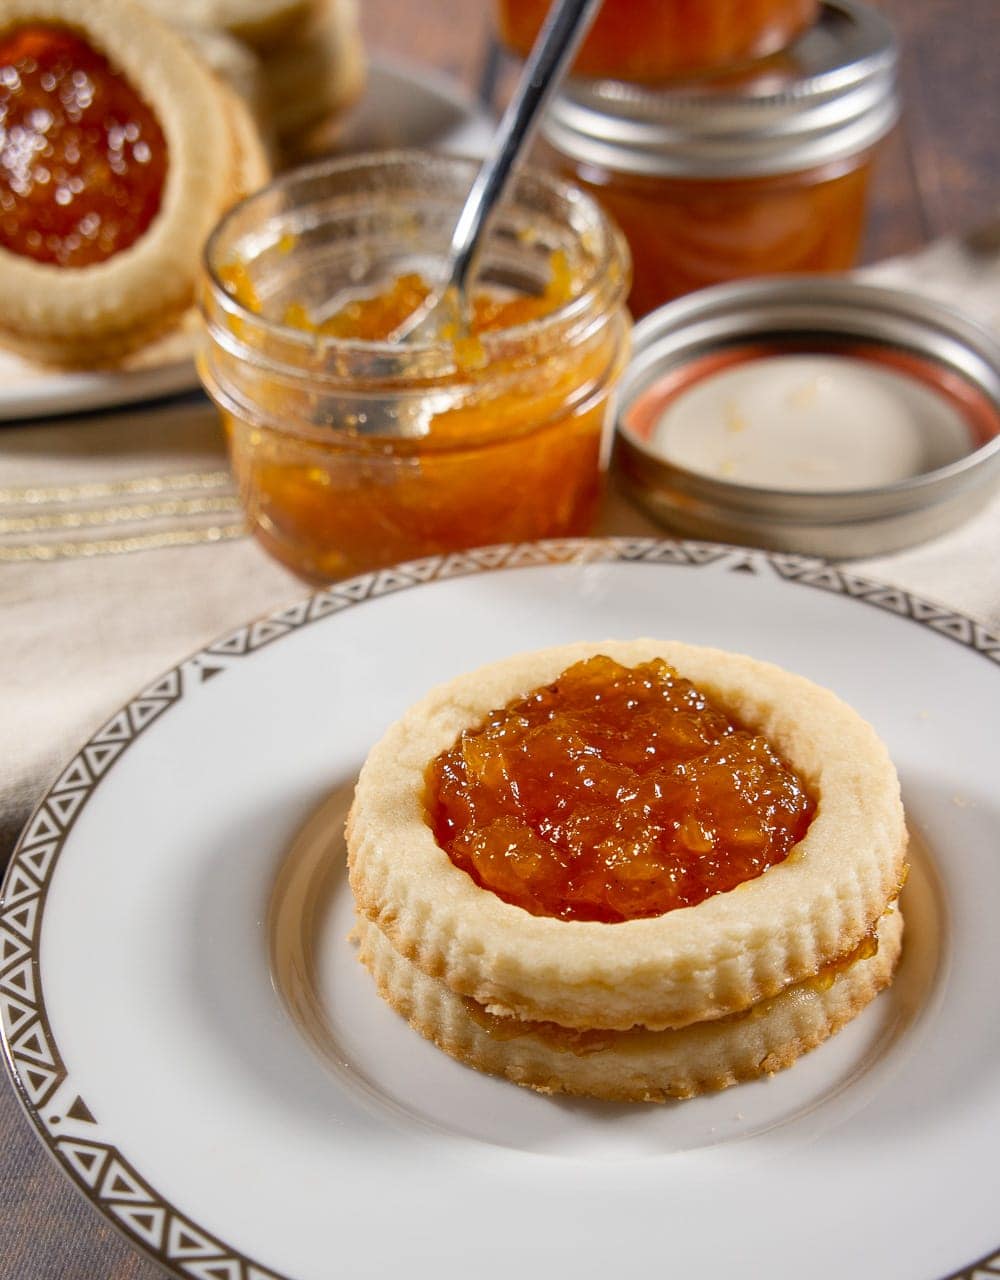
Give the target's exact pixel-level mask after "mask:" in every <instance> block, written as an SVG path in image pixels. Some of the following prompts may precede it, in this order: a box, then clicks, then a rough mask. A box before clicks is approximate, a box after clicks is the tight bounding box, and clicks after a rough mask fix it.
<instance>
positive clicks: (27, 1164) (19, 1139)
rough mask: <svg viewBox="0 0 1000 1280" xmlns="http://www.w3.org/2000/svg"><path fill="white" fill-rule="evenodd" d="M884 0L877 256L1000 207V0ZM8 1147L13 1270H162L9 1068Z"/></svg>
mask: <svg viewBox="0 0 1000 1280" xmlns="http://www.w3.org/2000/svg"><path fill="white" fill-rule="evenodd" d="M361 8H362V12H363V22H364V30H365V35H366V38H367V41H368V44H369V47H370V48H371V49H372V50H377V51H384V52H385V53H388V54H391V55H393V56H394V57H397V58H405V59H406V60H408V61H410V62H413V63H419V64H424V65H428V66H433V67H436V68H438V69H439V70H443V71H445V72H448V73H450V74H451V75H453V76H454V77H455V78H456V79H457V80H459V81H461V82H462V83H464V85H465V86H466V87H467V88H468V89H469V91H470V92H472V91H474V90H475V87H476V86H477V85H478V83H479V82H480V78H481V75H482V71H483V66H484V58H485V54H486V49H487V43H488V33H489V28H490V6H489V2H488V0H432V2H431V3H427V4H414V3H412V0H362V3H361ZM881 8H882V9H883V10H884V11H885V12H886V13H887V14H888V15H889V16H890V17H891V18H892V19H893V20H894V22H895V23H896V26H897V29H898V32H899V35H900V38H901V43H902V49H903V67H902V92H903V98H904V119H903V124H902V126H901V128H900V129H899V130H897V132H896V134H895V135H894V136H893V138H892V139H891V140H890V142H889V143H888V145H887V146H886V148H885V150H884V152H883V155H882V159H881V162H880V167H879V169H878V172H877V175H876V182H875V189H874V197H873V209H872V214H871V220H870V226H869V229H868V234H867V238H866V243H865V249H864V257H865V259H866V260H868V261H872V260H877V259H879V258H883V257H887V256H890V255H894V254H899V253H906V252H908V251H910V250H913V249H916V248H918V247H919V246H921V245H922V244H924V243H926V242H927V241H928V240H930V239H933V238H935V237H938V236H941V235H945V234H949V233H955V232H960V231H970V230H973V229H975V228H976V227H977V226H980V225H982V224H984V223H986V222H987V221H988V220H989V218H990V216H991V215H994V214H997V213H1000V129H998V128H997V124H996V120H997V114H998V112H997V108H998V106H1000V72H998V66H1000V0H882V4H881ZM0 10H2V4H0ZM234 621H235V620H234ZM0 1147H2V1150H3V1152H4V1156H5V1166H4V1174H3V1178H2V1180H0V1276H3V1277H6V1280H155V1278H156V1277H159V1276H162V1274H163V1273H162V1272H161V1271H160V1269H159V1267H157V1266H156V1265H155V1264H154V1263H152V1262H150V1261H149V1260H148V1259H146V1258H144V1257H142V1256H140V1255H139V1254H138V1253H137V1252H136V1251H135V1250H134V1249H133V1248H132V1246H131V1245H130V1244H129V1243H128V1242H127V1241H125V1240H124V1239H122V1238H121V1237H120V1236H119V1235H118V1234H117V1233H116V1231H115V1230H114V1229H113V1228H112V1227H110V1226H109V1225H108V1224H107V1223H106V1222H105V1221H104V1220H103V1219H102V1218H100V1217H98V1216H97V1214H96V1213H95V1212H94V1211H93V1210H92V1209H91V1208H90V1207H89V1205H87V1204H86V1203H85V1202H84V1200H83V1199H82V1198H81V1197H80V1196H79V1195H78V1193H77V1192H76V1190H75V1189H74V1188H73V1187H72V1186H71V1185H70V1183H69V1182H68V1180H67V1179H66V1178H65V1177H64V1176H63V1175H62V1174H61V1173H60V1172H58V1171H57V1170H56V1169H55V1167H54V1166H53V1165H52V1164H51V1163H50V1160H49V1157H48V1155H47V1153H46V1152H45V1150H44V1149H43V1147H42V1145H41V1144H40V1142H39V1141H38V1140H37V1138H36V1137H35V1134H34V1131H33V1129H32V1128H31V1126H30V1125H29V1124H28V1122H27V1121H26V1120H25V1119H24V1117H23V1116H22V1115H21V1113H20V1111H19V1109H18V1105H17V1103H16V1101H15V1097H14V1094H13V1091H12V1089H11V1088H10V1086H9V1084H8V1082H7V1081H6V1080H5V1081H4V1082H3V1083H2V1084H0ZM998 1233H1000V1222H998ZM338 1270H339V1268H338ZM344 1274H345V1275H346V1274H348V1273H346V1272H345V1273H344Z"/></svg>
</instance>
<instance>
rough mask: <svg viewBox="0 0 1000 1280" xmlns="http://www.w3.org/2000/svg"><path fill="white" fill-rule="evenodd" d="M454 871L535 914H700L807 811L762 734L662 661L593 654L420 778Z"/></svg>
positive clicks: (792, 834) (793, 839) (603, 917)
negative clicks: (635, 662) (693, 909)
mask: <svg viewBox="0 0 1000 1280" xmlns="http://www.w3.org/2000/svg"><path fill="white" fill-rule="evenodd" d="M426 804H427V813H428V819H429V822H430V825H431V828H432V830H433V832H434V835H435V838H436V839H437V841H438V843H439V844H440V845H441V847H442V848H443V849H444V850H445V851H446V852H447V853H448V855H449V857H450V858H451V860H452V861H453V862H454V863H455V864H456V865H457V866H459V867H461V868H462V869H463V870H464V871H467V872H468V873H469V875H471V876H472V878H473V879H474V880H475V881H476V883H477V884H479V885H481V886H482V887H483V888H484V889H490V890H492V891H493V892H494V893H496V894H497V895H498V896H499V897H501V898H503V900H504V901H505V902H510V903H512V904H513V905H515V906H518V907H523V908H524V910H526V911H530V912H531V914H532V915H543V916H555V917H558V918H559V919H563V920H597V921H603V922H605V923H615V922H618V921H622V920H634V919H637V918H640V917H645V916H658V915H662V914H663V913H664V912H666V911H672V910H674V909H675V908H676V907H688V906H694V905H695V904H696V903H699V902H702V901H704V900H705V899H706V898H709V897H711V896H712V895H713V894H716V893H725V892H726V891H727V890H729V889H733V888H735V887H736V886H737V885H739V884H742V883H744V881H747V880H752V879H754V878H755V877H756V876H759V875H760V874H761V873H762V872H764V871H766V870H767V868H768V867H770V866H773V865H774V864H775V863H778V862H781V861H782V860H783V859H784V858H786V857H787V856H788V854H789V852H790V851H791V849H792V847H793V846H794V845H795V844H797V843H798V841H800V840H801V839H802V837H803V836H804V835H805V833H806V830H807V828H808V826H809V823H810V822H811V821H812V817H813V814H814V812H815V804H814V802H813V800H812V799H811V798H810V796H809V795H808V794H807V792H806V790H805V787H804V785H803V783H802V782H801V781H800V779H799V778H797V777H796V775H795V774H794V773H793V772H792V770H791V769H790V768H789V767H788V765H787V764H785V762H784V761H783V760H781V758H780V757H779V756H778V755H777V754H776V753H775V751H774V749H773V748H772V747H771V746H770V745H769V743H768V742H767V741H766V740H765V739H764V738H762V737H761V736H760V735H758V734H754V733H752V732H750V731H749V730H747V729H745V728H743V727H742V726H741V725H739V724H738V723H737V722H736V721H734V720H733V719H731V718H730V717H729V716H728V715H727V713H726V712H725V711H724V710H723V709H722V708H721V707H719V706H717V705H715V704H714V703H713V702H712V701H711V699H710V698H708V697H707V696H706V695H705V694H704V693H702V692H701V691H700V690H699V689H698V688H697V687H696V686H695V685H693V684H692V683H691V682H690V681H689V680H685V679H684V678H683V677H682V676H680V675H678V673H677V672H676V671H674V670H673V668H671V667H670V666H668V664H667V663H665V662H663V661H661V660H660V659H654V660H653V661H651V662H646V663H642V664H641V665H639V666H637V667H634V668H627V667H623V666H621V665H620V664H619V663H617V662H614V661H612V659H610V658H607V657H603V656H598V657H594V658H590V659H588V660H587V661H585V662H579V663H577V664H576V665H574V666H572V667H570V668H568V670H566V671H564V672H563V674H562V675H561V676H560V677H559V678H558V680H556V681H555V683H554V684H551V685H548V686H546V687H545V688H541V689H536V690H534V691H533V692H532V693H529V694H528V695H527V697H524V698H520V699H518V700H516V701H514V702H511V703H510V704H508V706H506V707H504V708H503V709H501V710H498V711H494V712H493V713H492V714H491V715H490V716H489V717H488V719H487V720H486V721H485V723H484V724H482V725H481V726H479V727H478V728H476V729H470V730H467V731H466V732H464V733H463V734H462V735H461V737H460V738H459V740H458V742H457V743H456V744H455V745H454V746H453V747H452V748H450V749H449V750H448V751H444V752H442V753H441V755H439V756H438V757H437V758H436V759H435V760H434V761H433V762H432V764H431V765H430V766H429V768H428V771H427V794H426Z"/></svg>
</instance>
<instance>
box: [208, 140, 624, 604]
mask: <svg viewBox="0 0 1000 1280" xmlns="http://www.w3.org/2000/svg"><path fill="white" fill-rule="evenodd" d="M475 169H476V166H475V165H474V164H473V163H472V162H469V161H464V160H458V159H454V158H448V157H443V156H432V155H426V154H418V153H402V152H400V153H382V154H379V155H371V156H362V157H352V158H350V159H346V160H332V161H326V162H323V163H322V164H320V165H317V166H314V167H311V168H309V169H304V170H299V171H297V172H293V173H290V174H287V175H285V176H284V177H282V178H280V179H279V180H278V181H277V182H275V183H273V184H272V185H271V186H270V187H267V188H265V189H264V190H263V191H260V192H258V193H257V194H255V195H253V196H251V197H250V198H249V199H248V200H246V201H244V202H243V203H242V204H241V205H239V206H237V207H236V208H235V209H234V210H232V211H231V212H230V213H229V214H228V215H227V217H226V218H225V219H224V220H223V221H222V223H221V224H220V225H219V227H218V229H217V230H216V232H215V234H214V235H213V237H212V238H211V240H210V242H209V244H208V246H207V249H206V278H205V282H204V288H203V298H202V306H203V311H204V314H205V317H206V320H207V325H208V335H209V338H208V343H207V346H206V349H205V351H204V353H203V357H202V362H201V372H202V378H203V381H204V383H205V386H206V388H207V390H208V392H209V394H210V395H211V397H212V399H213V400H214V401H215V402H216V404H217V405H218V406H219V408H220V410H221V412H222V417H223V421H224V423H225V426H226V430H227V434H228V441H229V450H230V457H231V461H232V466H233V470H234V472H235V475H236V478H237V481H238V485H239V491H240V494H241V497H242V500H243V503H244V505H245V508H246V512H247V515H248V518H249V521H250V525H251V527H252V529H253V532H254V533H255V535H256V536H257V538H258V539H259V540H260V542H261V543H262V544H263V545H264V546H265V547H266V548H267V550H268V551H270V552H271V553H272V554H273V555H275V556H276V557H277V558H278V559H279V560H281V561H283V562H284V563H285V564H286V565H288V566H289V567H290V568H292V569H293V570H295V571H296V572H297V573H299V574H301V575H302V576H304V577H306V578H308V579H310V580H314V581H320V582H323V581H329V580H332V579H335V578H339V577H343V576H345V575H350V574H354V573H358V572H362V571H365V570H369V569H373V568H377V567H379V566H384V565H389V564H394V563H396V562H399V561H404V560H409V559H412V558H414V557H419V556H424V555H430V554H434V553H439V552H445V551H452V550H457V549H460V548H464V547H471V546H476V545H482V544H486V543H491V542H500V541H510V540H521V539H534V538H540V537H548V536H561V535H566V534H580V533H585V532H587V530H588V528H589V525H590V523H591V520H592V518H593V515H594V513H595V508H596V504H597V500H598V497H599V488H600V475H601V459H602V447H601V446H602V435H603V431H604V427H605V421H606V417H607V408H608V400H609V396H610V393H611V390H612V388H613V387H614V384H615V382H616V380H617V378H618V375H619V373H620V372H621V370H622V367H623V365H624V362H625V360H626V357H627V351H628V338H629V329H630V323H629V318H628V313H627V311H626V310H625V295H626V294H627V292H628V287H629V279H630V274H629V258H628V249H627V246H626V245H625V243H624V241H623V239H622V237H621V234H620V232H619V231H618V230H617V229H616V228H615V227H614V226H613V225H612V223H611V222H610V220H609V219H608V218H607V217H606V216H605V214H604V213H603V212H602V211H601V209H600V207H599V206H598V205H597V204H596V203H595V202H594V201H593V200H592V199H590V198H589V197H588V196H587V195H585V194H584V193H582V192H580V191H578V190H576V189H575V188H573V187H570V186H568V185H566V184H563V183H561V182H558V181H556V180H555V179H554V178H552V177H550V176H548V175H545V174H531V173H526V174H522V175H521V176H520V177H519V178H518V180H517V181H516V184H515V191H514V194H513V197H512V198H511V199H510V200H509V201H508V202H507V203H506V204H505V206H504V207H503V208H502V209H501V211H500V213H499V215H498V216H497V218H496V219H495V221H494V224H493V226H492V229H491V232H490V236H489V239H488V242H487V244H486V247H485V249H484V250H483V253H482V257H481V261H480V267H479V273H478V278H477V286H476V289H477V296H476V298H475V299H474V301H475V308H474V311H473V313H472V315H471V318H470V321H469V324H470V325H471V330H470V331H466V329H465V327H464V326H460V325H459V324H457V323H455V324H452V323H448V324H446V325H445V326H444V327H443V328H442V330H441V331H440V334H439V336H436V337H434V338H433V339H432V340H430V341H426V340H421V341H419V342H399V341H392V340H391V337H392V332H391V331H392V329H393V327H394V326H395V324H396V322H397V321H398V320H400V319H402V317H403V316H404V315H405V314H407V313H408V311H409V310H412V308H413V306H414V304H415V302H416V301H419V300H420V298H422V297H423V295H424V293H425V292H426V284H425V283H424V282H425V281H427V280H434V279H435V278H436V276H437V275H438V274H439V273H440V271H441V266H442V261H443V258H444V256H445V253H446V251H447V248H448V244H449V241H450V237H451V233H452V230H453V227H454V224H455V221H456V217H457V214H458V211H459V208H460V206H461V203H462V201H463V199H464V197H465V195H466V192H467V191H468V188H469V186H470V184H471V182H472V179H473V176H474V174H475Z"/></svg>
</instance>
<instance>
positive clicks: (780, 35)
mask: <svg viewBox="0 0 1000 1280" xmlns="http://www.w3.org/2000/svg"><path fill="white" fill-rule="evenodd" d="M818 8H819V4H818V0H604V3H603V5H602V6H601V8H600V10H599V11H598V14H597V17H596V19H595V20H594V25H593V27H592V28H591V30H590V33H589V34H588V36H587V38H586V39H585V40H584V42H583V45H582V47H581V49H580V52H579V53H578V54H577V57H576V61H575V63H574V66H573V70H574V72H575V73H576V74H577V75H581V76H608V77H610V78H611V79H618V80H647V81H654V80H666V79H670V78H673V77H680V76H691V75H700V74H702V73H704V72H708V71H715V70H718V69H720V68H723V67H730V66H733V65H737V64H739V63H743V62H746V61H748V60H750V59H752V58H763V57H766V56H767V55H768V54H772V53H775V52H776V51H777V50H779V49H782V48H784V47H785V45H787V44H789V43H790V42H791V41H792V40H794V39H795V37H796V36H797V35H798V34H799V33H800V32H801V31H804V30H805V29H806V28H807V27H808V26H809V24H810V23H811V22H812V21H813V20H814V19H815V17H816V12H817V10H818ZM548 9H549V0H497V24H498V26H499V28H500V38H501V39H502V40H503V42H504V44H505V45H506V46H507V47H508V48H509V49H511V50H513V51H514V52H515V53H517V54H519V55H520V56H521V57H525V56H527V54H528V53H529V52H530V51H531V46H532V45H533V44H534V42H535V37H536V36H537V35H538V32H539V30H540V29H541V26H542V23H543V22H544V20H545V15H546V13H547V12H548Z"/></svg>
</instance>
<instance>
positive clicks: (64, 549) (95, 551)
mask: <svg viewBox="0 0 1000 1280" xmlns="http://www.w3.org/2000/svg"><path fill="white" fill-rule="evenodd" d="M246 534H247V528H246V525H245V524H243V523H242V521H241V522H240V523H239V524H225V525H217V524H216V525H205V526H204V527H202V528H200V529H160V530H158V531H157V532H155V533H137V534H132V535H131V536H129V537H123V538H94V539H90V540H83V539H81V540H80V541H79V542H29V543H24V544H21V545H13V546H11V545H7V546H2V545H0V562H7V563H14V562H18V561H21V562H23V561H28V560H39V561H41V560H77V559H83V558H85V557H88V556H114V555H127V554H130V553H132V552H136V551H153V550H157V549H159V548H161V547H192V546H197V545H198V544H199V543H210V542H230V541H232V540H233V539H234V538H243V537H245V536H246Z"/></svg>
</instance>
